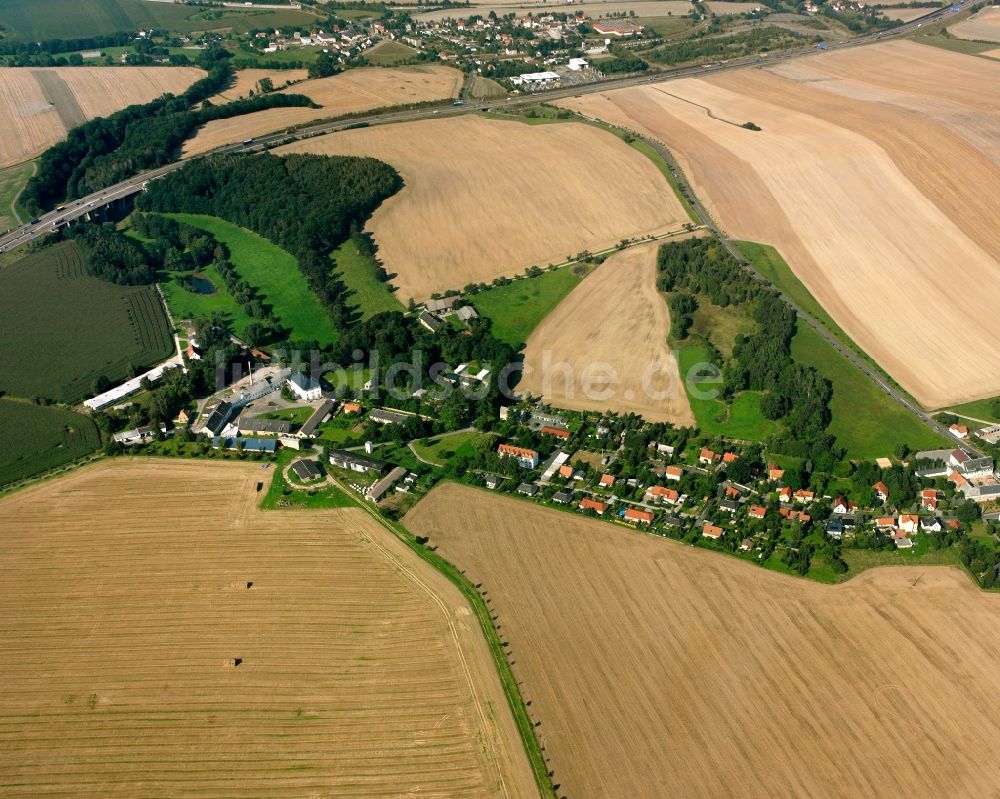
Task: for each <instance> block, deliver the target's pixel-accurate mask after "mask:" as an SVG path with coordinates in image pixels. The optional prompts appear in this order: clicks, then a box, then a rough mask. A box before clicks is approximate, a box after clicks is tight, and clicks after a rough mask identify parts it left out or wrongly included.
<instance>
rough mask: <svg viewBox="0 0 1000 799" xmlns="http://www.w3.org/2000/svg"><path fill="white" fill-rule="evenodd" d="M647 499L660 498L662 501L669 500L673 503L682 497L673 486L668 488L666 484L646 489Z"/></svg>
mask: <svg viewBox="0 0 1000 799" xmlns="http://www.w3.org/2000/svg"><path fill="white" fill-rule="evenodd" d="M644 498H645V499H646V500H659V501H660V502H668V503H670V504H671V505H674V504H676V502H677V500H678V499H679V498H680V494H679V493H678V492H677V491H675V490H674V489H672V488H667V487H666V486H651V487H650V488H649V489H648V490H647V491H646V496H645V497H644Z"/></svg>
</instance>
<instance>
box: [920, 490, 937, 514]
mask: <svg viewBox="0 0 1000 799" xmlns="http://www.w3.org/2000/svg"><path fill="white" fill-rule="evenodd" d="M937 493H938V492H937V490H936V489H933V488H925V489H924V490H923V491H921V492H920V506H921V507H922V508H924V509H925V510H937V506H938V496H937Z"/></svg>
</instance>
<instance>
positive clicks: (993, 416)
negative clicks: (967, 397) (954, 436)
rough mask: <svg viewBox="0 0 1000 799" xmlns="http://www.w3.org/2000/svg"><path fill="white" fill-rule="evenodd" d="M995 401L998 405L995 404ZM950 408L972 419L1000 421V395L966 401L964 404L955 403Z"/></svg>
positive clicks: (959, 414) (953, 411)
mask: <svg viewBox="0 0 1000 799" xmlns="http://www.w3.org/2000/svg"><path fill="white" fill-rule="evenodd" d="M994 403H997V405H996V406H995V405H994ZM948 410H949V411H951V412H952V413H955V414H957V415H958V416H964V417H965V418H966V419H969V420H970V421H974V420H976V419H983V420H984V421H987V422H997V423H1000V397H993V398H990V399H981V400H975V401H974V402H966V403H965V404H964V405H955V406H954V407H951V408H948Z"/></svg>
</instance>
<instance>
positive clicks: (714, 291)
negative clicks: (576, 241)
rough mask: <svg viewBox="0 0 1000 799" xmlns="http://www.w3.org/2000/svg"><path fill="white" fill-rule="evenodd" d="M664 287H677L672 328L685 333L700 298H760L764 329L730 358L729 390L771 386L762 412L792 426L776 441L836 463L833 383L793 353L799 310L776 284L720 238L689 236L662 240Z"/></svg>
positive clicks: (782, 447) (741, 340) (741, 301)
mask: <svg viewBox="0 0 1000 799" xmlns="http://www.w3.org/2000/svg"><path fill="white" fill-rule="evenodd" d="M657 266H658V277H657V286H658V287H659V289H660V290H661V291H665V292H669V293H670V298H669V304H670V312H671V335H672V336H673V337H674V338H675V339H683V338H685V337H686V336H687V331H688V329H689V328H690V326H691V321H692V320H691V315H692V314H693V313H694V312H695V311H696V310H697V308H698V303H697V300H696V298H695V297H694V296H692V295H693V294H699V295H707V296H708V298H709V300H710V301H711V302H712V303H713V304H714V305H717V306H719V307H721V308H725V307H727V306H729V305H748V304H752V312H751V315H752V317H753V320H754V321H755V322H756V332H755V333H753V334H752V335H750V336H739V337H737V340H736V343H735V346H734V348H733V355H732V357H731V358H730V359H729V361H728V362H727V363H726V364H725V366H724V369H723V375H724V377H725V386H724V395H725V396H726V397H727V398H731V397H732V396H734V395H735V394H737V393H739V392H741V391H746V390H752V391H762V392H765V394H764V397H763V400H762V401H761V412H762V413H763V414H764V416H766V417H767V418H768V419H775V420H777V419H782V420H784V422H785V424H784V432H783V433H781V434H780V435H779V437H778V439H776V440H775V441H773V442H772V446H774V447H775V449H777V450H778V451H781V452H785V453H786V454H789V455H797V456H800V457H812V458H814V459H815V461H817V462H820V463H822V464H824V465H825V466H827V467H828V468H831V469H832V467H833V464H834V463H835V460H836V458H835V453H834V452H833V437H832V436H830V435H829V434H828V433H827V432H826V428H827V426H828V425H829V423H830V407H829V403H830V398H831V396H832V392H833V389H832V387H831V385H830V382H829V381H828V380H826V379H825V378H824V377H822V375H820V374H819V372H817V371H816V370H815V369H813V368H812V367H807V366H802V365H801V364H797V363H795V362H794V361H793V360H792V338H793V337H794V336H795V324H796V316H795V311H794V310H792V308H791V307H789V306H788V305H787V304H786V303H785V302H784V301H782V299H781V298H780V297H779V296H778V295H777V294H775V293H774V292H773V291H772V290H771V289H769V288H768V287H766V286H765V285H763V284H762V283H760V282H759V281H757V280H755V279H754V278H753V277H752V276H751V275H750V273H749V272H747V271H746V270H745V269H744V268H742V267H741V266H740V264H739V262H738V261H737V260H736V259H735V258H733V256H732V255H730V254H729V253H728V252H727V251H726V250H725V248H724V247H723V246H722V244H721V243H720V242H719V241H717V240H715V239H687V240H685V241H678V242H673V243H670V244H665V245H663V246H662V247H660V251H659V254H658V256H657Z"/></svg>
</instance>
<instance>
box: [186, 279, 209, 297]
mask: <svg viewBox="0 0 1000 799" xmlns="http://www.w3.org/2000/svg"><path fill="white" fill-rule="evenodd" d="M184 288H186V289H187V290H188V291H190V292H191V293H193V294H215V284H214V283H212V281H211V280H209V279H208V278H207V277H205V276H203V275H190V276H188V277H186V278H184Z"/></svg>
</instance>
